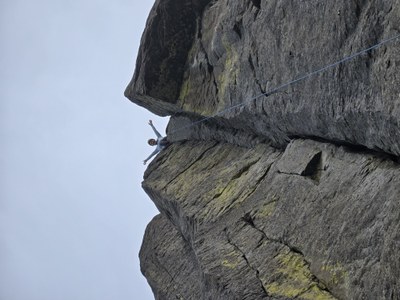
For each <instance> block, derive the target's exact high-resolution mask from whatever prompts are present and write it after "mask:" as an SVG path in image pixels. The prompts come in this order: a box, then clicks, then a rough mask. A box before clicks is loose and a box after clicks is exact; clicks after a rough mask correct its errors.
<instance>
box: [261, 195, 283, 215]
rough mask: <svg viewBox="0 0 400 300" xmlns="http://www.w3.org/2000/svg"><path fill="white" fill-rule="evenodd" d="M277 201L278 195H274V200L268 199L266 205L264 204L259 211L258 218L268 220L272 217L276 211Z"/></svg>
mask: <svg viewBox="0 0 400 300" xmlns="http://www.w3.org/2000/svg"><path fill="white" fill-rule="evenodd" d="M277 201H278V197H276V195H273V196H272V198H271V199H268V200H267V201H266V202H265V204H263V205H262V206H261V207H260V209H259V210H258V211H257V217H261V218H267V217H269V216H270V215H272V214H273V213H274V211H275V208H276V202H277Z"/></svg>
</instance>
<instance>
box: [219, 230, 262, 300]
mask: <svg viewBox="0 0 400 300" xmlns="http://www.w3.org/2000/svg"><path fill="white" fill-rule="evenodd" d="M224 233H225V235H226V238H227V241H228V243H229V244H230V245H232V246H233V248H235V249H236V251H238V252H239V253H240V254H241V256H242V258H243V260H244V261H245V262H246V265H247V266H249V268H250V269H251V270H253V271H254V272H255V275H256V278H257V279H258V281H259V282H260V286H261V288H262V290H263V291H264V293H265V296H267V297H268V296H269V294H268V292H267V290H266V288H265V286H264V283H263V282H262V280H261V278H260V271H259V270H258V269H257V268H256V267H253V266H252V265H251V264H250V262H249V260H248V259H247V256H246V254H245V253H244V252H243V251H242V250H241V249H240V248H239V246H238V245H236V244H235V243H234V242H233V241H232V239H231V238H230V236H229V234H228V232H227V230H226V228H225V229H224Z"/></svg>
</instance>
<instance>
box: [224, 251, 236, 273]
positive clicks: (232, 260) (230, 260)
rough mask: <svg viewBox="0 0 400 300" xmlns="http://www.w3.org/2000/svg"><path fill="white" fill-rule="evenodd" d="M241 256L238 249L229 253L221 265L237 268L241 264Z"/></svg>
mask: <svg viewBox="0 0 400 300" xmlns="http://www.w3.org/2000/svg"><path fill="white" fill-rule="evenodd" d="M239 262H240V261H239V257H238V254H237V253H236V251H232V252H230V253H228V254H227V255H226V256H225V258H224V259H223V260H222V262H221V265H222V266H224V267H225V268H229V269H235V268H236V267H237V266H238V264H239Z"/></svg>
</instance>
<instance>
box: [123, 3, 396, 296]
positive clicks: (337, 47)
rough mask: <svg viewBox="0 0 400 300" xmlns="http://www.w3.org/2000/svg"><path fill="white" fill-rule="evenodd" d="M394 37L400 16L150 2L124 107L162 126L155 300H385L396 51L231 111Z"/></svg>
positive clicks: (392, 204) (391, 231) (156, 164)
mask: <svg viewBox="0 0 400 300" xmlns="http://www.w3.org/2000/svg"><path fill="white" fill-rule="evenodd" d="M398 34H400V1H383V0H382V1H379V0H371V1H362V0H359V1H357V0H352V1H345V0H339V1H317V0H302V1H285V0H271V1H260V0H244V1H243V0H219V1H209V0H204V1H196V2H191V1H190V2H188V1H184V0H158V1H156V3H155V4H154V7H153V9H152V11H151V13H150V16H149V18H148V22H147V26H146V29H145V32H144V34H143V38H142V44H141V47H140V51H139V55H138V58H137V65H136V70H135V74H134V77H133V79H132V81H131V83H130V84H129V85H128V87H127V89H126V91H125V95H126V96H127V97H128V98H129V99H130V100H132V101H133V102H134V103H136V104H139V105H141V106H144V107H146V108H147V109H149V110H150V111H152V112H154V113H156V114H159V115H171V120H170V124H169V126H168V130H167V132H168V136H169V139H170V140H171V141H173V142H174V143H173V144H172V145H171V146H170V147H169V148H168V149H166V150H165V151H163V152H162V153H161V154H159V155H158V156H157V158H156V159H155V160H154V161H153V162H152V163H151V164H150V166H149V168H148V169H147V171H146V173H145V176H144V181H143V188H144V189H145V191H146V192H147V194H148V195H149V196H150V198H151V199H152V201H153V202H154V203H155V204H156V206H157V207H158V209H159V210H160V215H158V216H157V217H155V218H154V220H153V221H152V222H151V223H150V224H149V226H148V228H147V230H146V233H145V237H144V241H143V245H142V250H141V253H140V258H141V265H142V272H143V274H144V275H145V276H146V278H147V280H148V282H149V284H150V286H151V287H152V289H153V292H154V295H155V297H156V299H400V280H399V278H400V251H399V249H400V166H399V156H400V124H399V123H400V39H396V40H393V41H391V42H390V43H386V44H385V45H382V46H381V47H379V48H376V49H374V50H371V51H369V52H368V53H366V54H363V55H360V56H357V57H356V58H354V59H352V60H349V61H346V62H345V63H343V64H340V65H337V66H335V67H331V68H328V69H326V70H324V71H323V72H319V73H318V74H315V75H314V76H313V77H311V78H308V79H305V80H302V81H299V82H298V83H296V84H293V85H289V86H287V87H285V88H284V89H280V90H279V91H278V92H277V93H274V94H272V95H269V96H260V97H258V98H257V99H255V100H251V101H246V100H248V99H252V98H254V96H257V95H260V94H262V93H265V92H266V91H269V90H271V89H273V88H275V87H278V86H280V85H282V84H285V83H286V82H289V81H291V80H293V79H295V78H299V77H301V76H303V75H305V74H308V73H310V72H312V71H314V70H317V69H319V68H321V67H324V66H326V65H328V64H330V63H333V62H335V61H338V60H340V59H341V58H343V57H346V56H348V55H351V54H352V53H355V52H357V51H359V50H361V49H365V48H367V47H369V46H372V45H374V44H377V43H379V42H380V41H382V40H385V39H388V38H391V37H393V36H396V35H398ZM243 101H246V103H245V105H240V104H241V103H243ZM235 105H238V106H236V107H235V108H234V109H229V110H228V111H226V112H225V113H222V114H219V115H218V116H216V117H213V118H209V119H207V120H204V121H201V122H198V121H199V120H203V119H202V118H204V117H208V116H214V115H215V114H216V113H218V112H221V111H222V110H224V109H226V108H228V107H232V106H235Z"/></svg>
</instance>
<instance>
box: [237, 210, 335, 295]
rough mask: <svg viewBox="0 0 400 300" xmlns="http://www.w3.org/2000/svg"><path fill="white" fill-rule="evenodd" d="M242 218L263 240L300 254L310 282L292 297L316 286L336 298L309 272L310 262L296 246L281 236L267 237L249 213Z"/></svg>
mask: <svg viewBox="0 0 400 300" xmlns="http://www.w3.org/2000/svg"><path fill="white" fill-rule="evenodd" d="M242 220H243V221H244V222H245V224H247V225H249V226H250V227H252V228H254V229H255V230H257V231H258V232H260V233H261V234H262V236H263V238H264V239H265V240H267V241H270V242H274V243H278V244H281V245H283V246H285V247H287V248H288V249H289V251H290V252H292V253H294V254H296V255H298V256H300V257H301V259H302V261H303V262H304V263H305V267H306V269H307V270H308V271H309V272H310V274H311V278H310V280H311V284H310V285H309V287H308V288H307V289H306V290H304V291H302V292H301V293H299V294H298V295H297V296H296V297H295V298H294V299H297V298H299V297H300V296H301V295H304V294H306V293H308V292H310V290H311V289H314V288H317V289H320V290H322V291H325V292H327V293H329V295H330V296H331V297H332V298H331V299H336V297H335V296H333V294H332V292H331V291H330V290H329V289H328V287H327V286H326V284H324V283H323V282H322V281H321V280H320V279H319V278H318V277H317V276H316V275H315V274H313V273H311V264H310V262H309V261H308V260H307V259H306V258H305V255H304V254H303V252H302V251H301V250H300V249H299V248H297V247H295V246H293V245H290V244H289V243H288V242H287V241H285V239H284V238H283V237H282V238H280V239H276V238H271V237H269V236H268V235H267V234H266V233H265V232H264V231H263V230H262V229H260V228H258V227H257V226H256V225H255V223H254V220H253V218H252V216H251V215H250V213H247V214H245V215H244V216H243V217H242ZM260 242H261V241H260ZM260 242H259V243H260ZM277 255H279V253H278V254H277Z"/></svg>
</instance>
